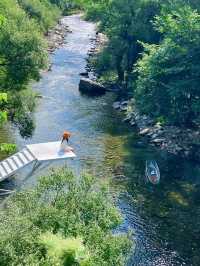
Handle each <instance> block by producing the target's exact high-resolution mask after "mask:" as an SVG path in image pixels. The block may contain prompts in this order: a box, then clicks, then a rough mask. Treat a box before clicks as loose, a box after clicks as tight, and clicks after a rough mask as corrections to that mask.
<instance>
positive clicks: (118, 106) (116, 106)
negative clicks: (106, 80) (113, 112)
mask: <svg viewBox="0 0 200 266" xmlns="http://www.w3.org/2000/svg"><path fill="white" fill-rule="evenodd" d="M120 107H121V103H120V102H114V103H113V108H114V109H120Z"/></svg>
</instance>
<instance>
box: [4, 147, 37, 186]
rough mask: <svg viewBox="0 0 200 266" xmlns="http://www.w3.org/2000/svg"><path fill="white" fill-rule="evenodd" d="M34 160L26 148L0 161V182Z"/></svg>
mask: <svg viewBox="0 0 200 266" xmlns="http://www.w3.org/2000/svg"><path fill="white" fill-rule="evenodd" d="M35 160H36V158H35V157H34V155H33V154H32V153H31V152H30V150H29V149H28V148H24V149H23V150H21V151H20V152H17V153H15V154H14V155H12V156H10V157H9V158H7V159H5V160H3V161H1V162H0V182H1V181H3V180H4V179H6V178H7V177H9V176H11V175H13V174H14V173H15V172H17V171H18V170H19V169H21V168H23V167H24V166H26V165H28V164H29V163H32V162H34V161H35Z"/></svg>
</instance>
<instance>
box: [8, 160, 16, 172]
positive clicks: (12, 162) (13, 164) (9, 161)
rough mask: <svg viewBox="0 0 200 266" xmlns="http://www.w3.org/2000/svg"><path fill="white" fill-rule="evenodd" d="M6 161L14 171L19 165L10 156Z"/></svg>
mask: <svg viewBox="0 0 200 266" xmlns="http://www.w3.org/2000/svg"><path fill="white" fill-rule="evenodd" d="M6 162H7V163H8V164H9V166H10V167H11V168H12V170H13V171H15V170H17V169H18V167H17V165H16V164H15V162H14V161H13V160H12V158H8V159H7V160H6Z"/></svg>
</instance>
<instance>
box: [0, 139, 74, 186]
mask: <svg viewBox="0 0 200 266" xmlns="http://www.w3.org/2000/svg"><path fill="white" fill-rule="evenodd" d="M74 157H76V155H75V153H74V152H73V149H72V148H70V147H69V149H68V150H67V151H62V150H61V149H60V141H57V142H48V143H38V144H31V145H27V146H26V147H25V148H24V149H23V150H21V151H19V152H17V153H15V154H13V155H12V156H10V157H9V158H7V159H5V160H3V161H1V162H0V182H1V181H3V180H5V179H6V178H8V177H9V176H11V175H13V174H15V173H16V172H17V171H18V170H19V169H21V168H23V167H25V166H27V165H28V164H30V163H32V162H34V161H35V162H44V161H52V160H64V159H68V158H74Z"/></svg>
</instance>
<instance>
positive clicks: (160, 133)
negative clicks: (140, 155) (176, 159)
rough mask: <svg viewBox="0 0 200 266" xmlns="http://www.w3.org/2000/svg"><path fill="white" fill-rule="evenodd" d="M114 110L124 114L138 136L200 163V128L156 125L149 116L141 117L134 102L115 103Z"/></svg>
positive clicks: (125, 120)
mask: <svg viewBox="0 0 200 266" xmlns="http://www.w3.org/2000/svg"><path fill="white" fill-rule="evenodd" d="M113 108H114V109H116V110H119V111H121V112H124V115H125V118H124V122H128V123H130V125H131V126H133V127H134V128H136V129H137V130H138V134H139V135H140V136H142V137H144V138H145V139H147V140H148V142H149V143H150V145H153V146H156V147H158V148H160V149H162V150H166V151H167V152H169V153H172V154H175V155H179V156H181V157H183V158H187V159H190V160H194V161H197V162H200V153H199V151H200V128H198V129H195V130H192V129H185V128H184V129H183V128H179V127H175V126H170V125H162V124H160V123H156V122H155V121H154V120H152V119H151V118H150V117H148V116H147V115H141V114H140V113H139V112H138V110H137V109H136V107H135V104H134V100H133V99H132V100H129V101H118V102H114V104H113Z"/></svg>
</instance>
